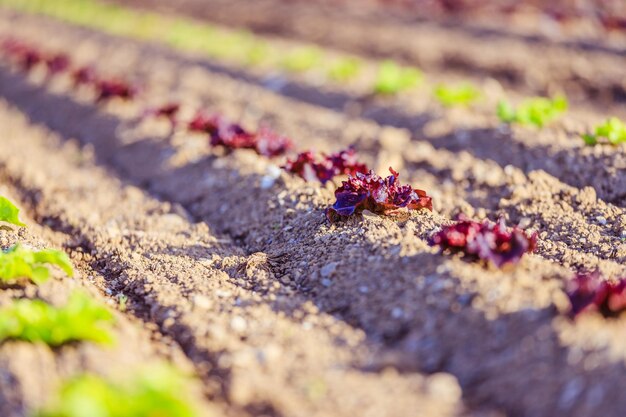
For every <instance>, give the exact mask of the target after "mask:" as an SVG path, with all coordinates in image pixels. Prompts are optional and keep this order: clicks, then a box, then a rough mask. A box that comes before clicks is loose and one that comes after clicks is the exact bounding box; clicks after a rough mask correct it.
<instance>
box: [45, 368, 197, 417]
mask: <svg viewBox="0 0 626 417" xmlns="http://www.w3.org/2000/svg"><path fill="white" fill-rule="evenodd" d="M188 391H189V381H188V380H187V379H186V378H185V377H183V376H182V375H180V374H179V373H178V372H177V371H176V370H174V369H173V368H171V367H170V366H166V365H152V366H148V367H145V368H143V369H142V370H140V371H139V372H136V373H135V375H132V376H131V377H130V378H125V379H123V380H121V379H120V380H119V381H114V380H109V379H103V378H102V377H98V376H95V375H89V374H87V375H81V376H79V377H76V378H74V379H72V380H70V381H67V382H66V383H65V384H64V385H63V387H62V389H61V392H60V395H59V396H58V398H57V400H56V401H55V402H53V403H52V404H50V406H49V407H47V408H45V409H43V410H41V411H39V412H37V413H35V414H34V415H33V417H198V416H200V414H199V412H198V409H197V406H196V405H195V404H193V403H192V402H190V401H188V399H187V398H186V397H187V395H186V393H187V392H188Z"/></svg>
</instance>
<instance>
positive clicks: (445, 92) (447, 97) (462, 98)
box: [435, 83, 480, 107]
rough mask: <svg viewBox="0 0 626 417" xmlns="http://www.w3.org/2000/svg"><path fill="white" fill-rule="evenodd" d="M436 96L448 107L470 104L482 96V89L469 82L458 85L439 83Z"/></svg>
mask: <svg viewBox="0 0 626 417" xmlns="http://www.w3.org/2000/svg"><path fill="white" fill-rule="evenodd" d="M435 97H436V98H437V100H439V102H440V103H441V104H442V105H444V106H446V107H453V106H469V105H470V104H472V103H473V102H475V101H476V100H478V99H479V98H480V91H478V89H477V88H476V87H474V86H473V85H472V84H469V83H463V84H460V85H458V86H447V85H445V84H439V85H438V86H437V88H436V89H435Z"/></svg>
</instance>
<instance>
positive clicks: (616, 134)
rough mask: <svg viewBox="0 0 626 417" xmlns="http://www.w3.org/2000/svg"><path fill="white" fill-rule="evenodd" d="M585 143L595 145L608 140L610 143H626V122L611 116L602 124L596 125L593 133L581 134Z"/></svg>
mask: <svg viewBox="0 0 626 417" xmlns="http://www.w3.org/2000/svg"><path fill="white" fill-rule="evenodd" d="M583 140H584V141H585V143H586V144H587V145H597V144H598V143H601V142H608V143H610V144H611V145H619V144H621V143H626V124H624V122H622V121H621V120H620V119H618V118H617V117H611V118H610V119H608V120H606V121H605V122H604V123H603V124H601V125H599V126H597V127H596V128H595V130H594V133H593V134H586V135H583Z"/></svg>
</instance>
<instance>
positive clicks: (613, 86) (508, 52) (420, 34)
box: [131, 0, 626, 102]
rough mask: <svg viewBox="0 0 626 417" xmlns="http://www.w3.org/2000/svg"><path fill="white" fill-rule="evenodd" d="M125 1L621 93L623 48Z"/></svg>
mask: <svg viewBox="0 0 626 417" xmlns="http://www.w3.org/2000/svg"><path fill="white" fill-rule="evenodd" d="M131 3H135V4H137V5H141V6H142V7H149V8H150V9H154V8H157V9H158V8H160V9H161V10H167V11H168V12H170V13H171V12H174V13H183V14H187V15H189V16H193V17H194V18H203V19H207V20H210V21H217V22H220V23H225V24H229V25H235V26H245V27H248V28H250V29H252V30H255V31H258V32H261V33H269V34H277V35H280V36H283V37H286V38H294V37H295V38H300V39H303V40H306V41H310V42H317V43H321V44H324V45H328V46H331V47H334V48H338V49H343V50H347V51H350V52H354V53H359V54H364V55H370V56H374V57H377V58H384V59H385V58H389V57H395V58H397V59H400V60H403V61H405V62H409V63H412V64H416V65H418V66H421V67H423V68H425V69H427V70H429V71H433V72H436V71H441V70H445V71H451V70H456V71H458V72H459V73H461V74H468V73H473V74H475V75H480V76H490V77H493V78H496V79H498V80H500V81H501V82H503V83H505V84H507V85H511V86H513V87H515V88H518V89H520V90H526V91H525V92H526V93H528V92H533V93H535V94H545V93H546V92H550V91H553V90H554V89H555V88H556V89H560V90H565V91H568V92H570V93H572V95H576V94H581V93H582V94H583V95H584V96H585V98H586V99H592V100H598V101H604V102H611V101H615V102H623V101H624V100H625V99H626V89H625V86H624V83H623V77H622V75H621V73H620V71H619V70H618V69H619V68H621V67H622V66H623V65H624V60H625V58H624V56H623V53H621V54H613V53H612V51H603V50H602V48H597V49H595V50H584V49H582V48H570V47H567V46H563V45H559V44H550V43H543V44H537V43H532V42H528V41H526V40H524V39H513V38H501V37H498V38H493V37H490V38H485V37H482V36H477V37H471V36H468V33H467V32H459V31H454V30H450V29H447V28H445V27H441V26H436V25H433V24H428V23H423V22H411V23H410V24H402V23H400V22H398V21H397V20H393V21H391V22H390V21H388V20H386V19H384V18H383V17H380V16H377V17H376V18H375V22H372V21H367V19H354V18H353V16H350V17H346V16H343V15H342V14H341V13H328V11H322V10H321V9H319V7H317V5H315V4H307V3H297V4H290V5H286V4H285V3H284V2H281V1H266V2H249V1H246V2H242V1H235V2H220V1H212V2H210V4H209V5H207V4H206V2H201V1H198V0H187V1H184V2H182V4H177V7H176V9H175V10H172V9H171V7H168V6H167V5H166V4H165V3H164V2H163V1H161V0H134V2H131ZM364 20H365V21H364ZM400 39H401V40H402V41H398V40H400ZM504 51H505V52H504ZM529 63H532V65H529Z"/></svg>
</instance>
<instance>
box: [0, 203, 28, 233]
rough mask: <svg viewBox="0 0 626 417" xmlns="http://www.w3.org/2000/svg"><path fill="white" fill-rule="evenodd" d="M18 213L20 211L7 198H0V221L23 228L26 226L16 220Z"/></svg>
mask: <svg viewBox="0 0 626 417" xmlns="http://www.w3.org/2000/svg"><path fill="white" fill-rule="evenodd" d="M19 212H20V209H18V208H17V207H15V205H14V204H13V203H11V202H10V201H9V199H8V198H6V197H3V196H0V221H2V222H6V223H11V224H14V225H16V226H20V227H25V226H26V225H25V224H24V223H22V222H21V221H20V219H19V218H18V214H19Z"/></svg>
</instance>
